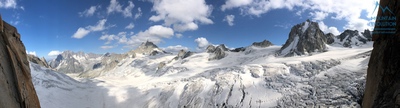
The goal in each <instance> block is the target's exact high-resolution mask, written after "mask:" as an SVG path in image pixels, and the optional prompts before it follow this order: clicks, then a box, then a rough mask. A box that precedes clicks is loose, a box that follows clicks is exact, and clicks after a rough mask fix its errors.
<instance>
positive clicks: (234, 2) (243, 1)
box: [221, 0, 253, 11]
mask: <svg viewBox="0 0 400 108" xmlns="http://www.w3.org/2000/svg"><path fill="white" fill-rule="evenodd" d="M252 2H253V0H227V1H226V2H225V4H224V5H222V6H221V10H222V11H225V9H231V8H234V7H240V6H245V5H248V4H250V3H252Z"/></svg>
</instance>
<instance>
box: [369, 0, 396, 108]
mask: <svg viewBox="0 0 400 108" xmlns="http://www.w3.org/2000/svg"><path fill="white" fill-rule="evenodd" d="M379 4H380V6H382V7H386V6H387V7H388V9H390V10H391V11H392V12H393V13H391V12H389V11H387V10H386V11H382V8H379V10H378V11H376V12H378V17H380V16H389V17H393V16H395V17H396V18H397V20H395V22H396V25H395V26H392V27H394V28H395V33H394V34H373V37H372V40H374V49H373V50H372V53H371V58H370V60H369V64H368V70H367V71H368V72H367V83H366V87H365V92H364V98H363V102H362V107H364V108H371V107H373V108H378V107H379V108H398V107H400V71H399V70H400V19H399V18H400V1H399V0H381V1H380V3H379ZM379 22H384V21H382V20H376V23H379ZM377 28H387V27H386V26H375V30H376V29H377Z"/></svg>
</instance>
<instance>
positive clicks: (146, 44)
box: [139, 41, 158, 49]
mask: <svg viewBox="0 0 400 108" xmlns="http://www.w3.org/2000/svg"><path fill="white" fill-rule="evenodd" d="M139 48H141V49H148V48H158V47H157V45H155V44H154V43H153V42H150V41H146V42H143V43H142V44H141V45H140V46H139Z"/></svg>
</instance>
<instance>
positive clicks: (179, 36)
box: [175, 33, 183, 38]
mask: <svg viewBox="0 0 400 108" xmlns="http://www.w3.org/2000/svg"><path fill="white" fill-rule="evenodd" d="M175 36H176V37H177V38H181V37H182V36H183V35H182V34H180V33H177V34H175Z"/></svg>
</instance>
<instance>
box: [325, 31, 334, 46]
mask: <svg viewBox="0 0 400 108" xmlns="http://www.w3.org/2000/svg"><path fill="white" fill-rule="evenodd" d="M325 37H326V43H327V44H332V43H334V42H335V35H333V34H332V33H328V34H325Z"/></svg>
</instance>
